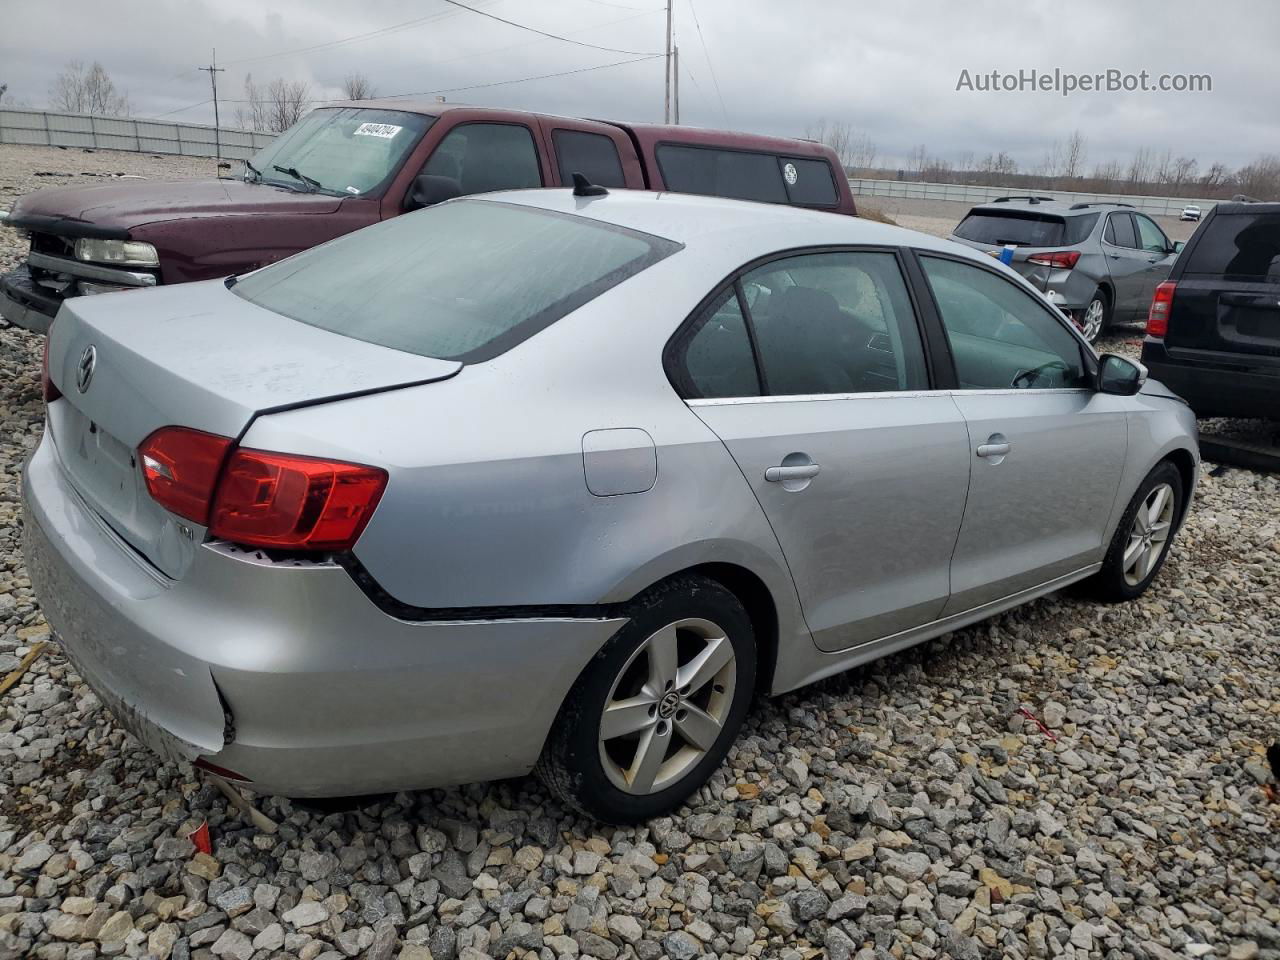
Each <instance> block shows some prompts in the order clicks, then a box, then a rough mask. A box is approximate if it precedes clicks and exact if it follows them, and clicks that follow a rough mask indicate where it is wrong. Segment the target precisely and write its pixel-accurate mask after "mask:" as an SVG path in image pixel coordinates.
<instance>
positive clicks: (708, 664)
mask: <svg viewBox="0 0 1280 960" xmlns="http://www.w3.org/2000/svg"><path fill="white" fill-rule="evenodd" d="M626 615H627V616H628V617H629V621H628V623H627V624H626V625H625V626H624V627H623V628H622V629H621V630H619V631H618V632H617V633H616V634H615V635H614V636H613V637H612V638H611V639H610V640H609V642H608V643H606V644H605V645H604V647H603V648H601V650H600V652H599V653H597V654H596V656H595V657H594V658H593V659H592V660H591V662H590V663H589V664H588V665H587V667H586V669H584V670H583V672H582V674H581V676H579V678H578V680H577V682H576V683H575V684H574V686H573V689H572V690H570V692H569V695H568V697H566V698H565V702H564V704H563V706H562V707H561V708H560V714H559V716H557V717H556V722H555V725H554V726H553V727H552V730H551V734H550V735H549V736H548V738H547V743H546V746H545V747H544V748H543V751H542V757H541V758H540V759H539V761H538V775H539V776H540V777H541V779H542V781H543V782H544V783H545V784H546V785H547V788H548V789H549V790H551V792H552V793H554V794H556V795H557V796H558V797H559V798H560V799H561V800H562V801H564V802H565V803H566V804H568V805H569V806H571V807H574V808H575V809H577V810H579V811H580V812H582V813H585V814H587V815H588V816H590V817H594V818H596V819H598V820H603V821H606V822H609V823H633V822H636V821H639V820H645V819H648V818H650V817H654V816H657V815H659V814H662V813H666V812H668V811H670V810H672V809H673V808H674V807H676V806H677V805H679V804H680V803H681V802H682V801H684V800H685V799H686V798H687V797H688V796H689V795H690V794H691V793H693V791H695V790H696V789H697V788H698V787H700V786H701V785H702V784H703V783H704V782H705V781H706V779H707V778H708V777H709V776H710V775H711V773H712V771H714V770H715V768H716V767H718V766H719V765H720V763H721V761H723V760H724V757H725V754H727V753H728V752H729V747H730V746H731V745H732V743H733V741H734V738H735V737H736V736H737V734H738V730H739V728H740V727H741V726H742V721H743V718H744V717H745V716H746V712H747V707H748V705H749V703H750V701H751V694H752V690H753V688H754V685H755V666H756V651H755V639H754V636H753V633H752V629H751V620H750V618H749V617H748V616H747V612H746V610H744V609H743V607H742V604H741V603H740V602H739V601H738V598H737V597H735V596H734V595H733V594H732V593H731V592H730V591H729V590H727V589H726V588H725V587H723V586H722V585H720V584H719V583H717V582H715V581H713V580H709V579H706V578H703V577H694V576H688V577H679V578H676V579H673V580H670V581H667V582H665V583H662V584H659V585H658V586H656V587H654V588H653V589H652V590H650V591H648V592H647V593H645V594H643V595H642V596H640V597H639V598H637V599H636V600H635V601H634V603H633V604H632V605H631V606H630V608H629V609H628V610H627V611H626Z"/></svg>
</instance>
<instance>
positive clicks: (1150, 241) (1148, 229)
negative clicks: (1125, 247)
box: [1133, 213, 1177, 309]
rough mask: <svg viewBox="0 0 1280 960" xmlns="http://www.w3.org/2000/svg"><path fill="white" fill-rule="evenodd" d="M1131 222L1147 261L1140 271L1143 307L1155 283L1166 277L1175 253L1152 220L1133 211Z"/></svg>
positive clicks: (1149, 302)
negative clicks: (1144, 267)
mask: <svg viewBox="0 0 1280 960" xmlns="http://www.w3.org/2000/svg"><path fill="white" fill-rule="evenodd" d="M1133 222H1134V224H1135V225H1136V226H1137V228H1138V245H1139V246H1140V247H1142V252H1143V254H1144V256H1145V259H1146V261H1147V267H1146V269H1145V270H1144V271H1143V273H1142V281H1143V286H1142V305H1143V308H1144V309H1145V308H1146V307H1149V306H1150V305H1151V296H1152V294H1154V293H1155V292H1156V285H1157V284H1159V283H1160V282H1161V281H1162V280H1165V279H1167V278H1168V276H1169V271H1170V270H1171V269H1172V268H1173V261H1174V259H1175V257H1176V256H1177V255H1176V254H1175V253H1174V252H1173V244H1172V243H1171V242H1170V241H1169V238H1168V237H1167V236H1166V235H1165V232H1164V231H1163V230H1161V229H1160V227H1159V225H1158V224H1157V223H1156V222H1155V221H1154V220H1152V219H1151V218H1150V217H1147V216H1144V215H1143V214H1141V213H1135V214H1133Z"/></svg>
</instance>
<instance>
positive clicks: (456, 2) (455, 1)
mask: <svg viewBox="0 0 1280 960" xmlns="http://www.w3.org/2000/svg"><path fill="white" fill-rule="evenodd" d="M442 2H444V3H447V4H449V5H450V6H454V7H460V8H461V9H463V10H470V11H471V12H472V13H478V14H479V15H480V16H482V17H488V18H489V19H490V20H497V21H498V22H499V23H505V24H506V25H507V26H509V27H517V28H519V29H520V30H528V31H529V32H530V33H536V34H538V35H539V36H543V37H548V38H549V39H551V40H562V41H563V42H565V43H572V44H574V45H575V46H579V47H588V48H589V49H591V50H604V51H606V52H608V53H628V54H632V55H635V56H641V57H649V56H654V54H649V53H642V52H641V51H639V50H620V49H619V48H617V47H602V46H600V45H599V44H597V43H587V42H586V41H585V40H573V39H571V38H569V37H564V36H561V35H560V34H558V33H548V32H547V31H546V30H539V29H538V28H537V27H530V26H528V25H527V24H523V23H516V22H515V21H514V20H508V19H507V18H506V17H500V16H498V15H497V14H496V13H488V12H487V11H484V10H480V9H478V8H476V7H471V6H468V5H467V4H465V3H462V0H442Z"/></svg>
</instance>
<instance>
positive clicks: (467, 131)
mask: <svg viewBox="0 0 1280 960" xmlns="http://www.w3.org/2000/svg"><path fill="white" fill-rule="evenodd" d="M422 172H423V173H424V174H427V175H428V176H434V177H447V178H449V179H451V180H456V181H457V182H458V188H459V192H461V193H463V194H472V193H489V192H490V191H492V190H514V189H519V188H521V187H540V186H542V174H541V173H540V172H539V169H538V150H537V148H536V147H535V146H534V143H533V134H532V133H530V132H529V128H528V127H525V126H522V125H520V124H516V123H462V124H459V125H458V126H456V127H454V128H453V129H452V130H450V131H449V132H448V134H446V135H445V138H444V139H443V140H441V141H440V143H439V144H438V145H437V146H436V149H435V150H434V152H432V154H431V156H430V157H429V158H428V159H427V163H426V166H425V167H423V168H422Z"/></svg>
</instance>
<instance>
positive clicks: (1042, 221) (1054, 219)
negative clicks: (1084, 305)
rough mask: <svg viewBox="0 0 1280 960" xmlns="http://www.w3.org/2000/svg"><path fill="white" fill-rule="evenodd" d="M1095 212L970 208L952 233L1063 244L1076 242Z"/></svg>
mask: <svg viewBox="0 0 1280 960" xmlns="http://www.w3.org/2000/svg"><path fill="white" fill-rule="evenodd" d="M1097 222H1098V214H1096V213H1091V214H1086V215H1084V216H1080V217H1058V216H1054V215H1053V214H1048V213H1031V212H1028V211H1022V210H1009V211H1007V212H1006V211H1003V210H1001V211H994V210H974V211H973V212H971V213H970V214H969V215H968V216H967V217H965V218H964V220H962V221H961V222H960V225H959V226H958V227H956V230H955V235H956V236H957V237H960V238H961V239H963V240H973V241H974V242H976V243H990V244H994V245H996V246H1004V245H1005V244H1006V243H1011V244H1013V245H1014V246H1018V247H1063V246H1067V245H1068V244H1072V243H1080V242H1081V241H1082V240H1084V239H1085V238H1086V237H1088V236H1089V234H1090V233H1092V232H1093V225H1094V224H1095V223H1097Z"/></svg>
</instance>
